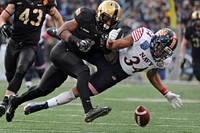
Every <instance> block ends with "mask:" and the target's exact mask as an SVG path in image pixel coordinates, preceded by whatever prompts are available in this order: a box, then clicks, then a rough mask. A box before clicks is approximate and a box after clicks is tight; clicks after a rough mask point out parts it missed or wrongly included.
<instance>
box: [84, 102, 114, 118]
mask: <svg viewBox="0 0 200 133" xmlns="http://www.w3.org/2000/svg"><path fill="white" fill-rule="evenodd" d="M111 110H112V108H111V107H109V106H106V107H100V108H94V109H91V110H90V111H89V112H87V113H86V114H85V122H92V121H93V120H95V119H96V118H98V117H101V116H105V115H107V114H108V113H109V112H110V111H111Z"/></svg>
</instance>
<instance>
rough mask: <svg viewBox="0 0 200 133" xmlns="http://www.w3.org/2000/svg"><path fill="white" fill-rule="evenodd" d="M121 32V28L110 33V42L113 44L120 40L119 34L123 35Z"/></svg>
mask: <svg viewBox="0 0 200 133" xmlns="http://www.w3.org/2000/svg"><path fill="white" fill-rule="evenodd" d="M121 32H122V30H121V28H119V29H117V30H115V29H113V30H111V31H110V33H109V35H108V41H109V42H113V41H115V40H116V39H118V38H119V37H118V36H119V33H121Z"/></svg>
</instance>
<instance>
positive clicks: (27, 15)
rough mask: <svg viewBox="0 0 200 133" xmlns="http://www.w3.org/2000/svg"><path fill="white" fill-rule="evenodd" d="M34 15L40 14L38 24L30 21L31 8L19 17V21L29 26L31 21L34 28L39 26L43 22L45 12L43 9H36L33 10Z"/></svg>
mask: <svg viewBox="0 0 200 133" xmlns="http://www.w3.org/2000/svg"><path fill="white" fill-rule="evenodd" d="M33 13H34V14H36V13H37V14H38V17H37V20H38V21H37V22H35V21H33V20H29V14H30V9H29V8H26V9H25V10H24V11H23V12H22V13H21V15H20V16H19V20H21V21H23V23H24V24H27V23H28V22H29V21H30V24H31V25H33V26H39V25H40V23H41V21H42V15H43V12H42V10H41V9H34V10H33Z"/></svg>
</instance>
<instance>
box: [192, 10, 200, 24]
mask: <svg viewBox="0 0 200 133" xmlns="http://www.w3.org/2000/svg"><path fill="white" fill-rule="evenodd" d="M192 21H193V23H194V26H195V27H200V10H199V11H194V12H193V13H192Z"/></svg>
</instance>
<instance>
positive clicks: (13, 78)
mask: <svg viewBox="0 0 200 133" xmlns="http://www.w3.org/2000/svg"><path fill="white" fill-rule="evenodd" d="M55 6H56V3H55V0H10V1H9V2H8V5H7V7H6V8H5V10H4V11H3V12H2V13H1V15H0V30H1V33H2V35H4V37H6V38H9V41H8V44H7V50H6V54H5V70H6V78H7V82H8V87H7V90H6V93H5V97H4V99H3V102H2V103H1V104H0V117H1V116H3V115H4V114H5V111H6V109H7V105H8V97H9V95H11V94H16V93H17V92H18V91H19V89H20V86H21V83H22V81H23V78H24V75H25V73H26V72H27V70H28V69H29V67H30V66H32V64H33V62H34V61H35V58H36V54H37V50H38V41H39V39H40V32H41V27H42V25H43V22H44V20H45V16H46V14H50V15H51V16H52V17H53V18H54V20H55V24H56V26H57V27H60V26H61V25H62V24H63V20H62V16H61V15H60V14H59V12H58V10H57V9H56V7H55ZM12 15H14V22H13V25H12V28H11V26H10V25H8V24H6V21H7V20H8V18H9V17H10V16H12ZM6 119H7V121H10V118H9V117H6Z"/></svg>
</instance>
